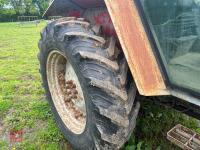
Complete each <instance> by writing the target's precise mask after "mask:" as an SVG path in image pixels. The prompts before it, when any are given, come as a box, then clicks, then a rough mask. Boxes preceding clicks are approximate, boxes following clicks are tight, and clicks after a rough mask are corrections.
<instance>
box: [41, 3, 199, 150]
mask: <svg viewBox="0 0 200 150" xmlns="http://www.w3.org/2000/svg"><path fill="white" fill-rule="evenodd" d="M48 16H62V17H61V18H59V19H55V20H52V21H50V22H49V23H48V24H47V26H46V27H45V28H44V29H43V31H42V32H41V39H40V41H39V49H40V52H39V54H38V59H39V62H40V73H41V77H42V80H43V86H44V89H45V91H46V96H47V99H48V102H49V105H50V106H51V110H52V112H53V114H54V117H55V120H56V122H57V124H58V126H59V128H60V130H61V131H62V133H63V135H64V136H65V138H66V139H67V140H68V141H69V143H70V144H71V146H72V148H73V149H78V150H95V149H96V150H116V149H120V148H121V147H122V146H123V144H124V143H125V142H126V141H127V140H128V139H129V137H130V136H131V134H132V131H133V130H134V128H135V126H136V119H137V116H138V113H139V110H140V103H141V100H142V99H149V100H154V101H157V102H159V103H161V104H164V105H169V106H171V107H173V108H175V109H177V110H179V111H182V112H184V113H185V114H188V115H190V116H193V117H195V118H197V119H199V118H200V111H199V110H200V109H199V106H200V0H54V1H52V2H50V5H49V8H48V9H47V11H46V12H45V14H44V17H48ZM179 127H180V126H179ZM176 131H177V132H176ZM178 131H180V132H178ZM185 132H186V130H184V127H180V130H178V129H176V130H174V131H173V133H171V132H170V133H171V134H170V133H169V134H170V135H169V136H172V137H171V138H172V139H173V140H174V141H175V142H176V141H178V140H179V139H180V137H181V136H182V138H184V135H185V138H186V137H189V140H190V142H191V139H192V138H194V139H192V142H194V144H193V147H194V145H195V144H196V148H193V149H198V148H199V145H198V143H199V142H200V138H199V137H200V136H196V134H195V135H194V136H191V137H190V136H189V134H187V133H185ZM188 132H189V131H188ZM189 133H191V132H189ZM186 135H187V136H186ZM177 137H179V138H177ZM169 139H170V137H169ZM195 141H196V142H195ZM187 144H188V145H187ZM179 145H181V144H180V141H179ZM182 146H185V147H187V148H188V147H189V148H191V147H192V146H191V145H189V142H187V143H186V142H185V143H182ZM189 148H188V149H189ZM191 149H192V148H191Z"/></svg>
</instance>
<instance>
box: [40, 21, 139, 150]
mask: <svg viewBox="0 0 200 150" xmlns="http://www.w3.org/2000/svg"><path fill="white" fill-rule="evenodd" d="M94 29H95V28H94V27H91V25H90V24H89V23H88V22H86V21H83V19H76V18H62V19H59V20H56V21H54V22H51V23H50V24H48V25H47V26H46V27H45V28H44V30H43V31H42V33H41V40H40V42H39V48H40V53H39V55H38V57H39V61H40V72H41V76H42V79H43V85H44V88H45V90H46V95H47V99H48V101H49V104H50V106H51V109H52V112H53V114H54V116H55V119H56V122H57V124H58V126H59V127H60V129H61V131H62V133H63V134H64V136H65V137H66V139H67V140H68V141H69V142H70V144H71V145H72V147H73V148H74V149H80V150H94V149H100V150H101V149H119V148H120V147H121V146H123V144H124V143H125V142H126V141H127V140H128V138H129V137H130V135H131V132H132V130H133V129H134V127H135V124H136V118H137V114H138V111H139V107H140V104H139V102H136V101H135V96H136V87H135V84H134V83H133V81H132V80H131V79H128V78H127V72H128V66H127V63H126V60H125V58H124V56H123V54H120V53H119V50H118V48H117V46H116V45H115V40H114V38H110V39H109V40H105V39H104V38H102V37H100V36H99V34H98V31H97V30H94Z"/></svg>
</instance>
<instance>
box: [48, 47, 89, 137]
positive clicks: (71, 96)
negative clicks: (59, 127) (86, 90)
mask: <svg viewBox="0 0 200 150" xmlns="http://www.w3.org/2000/svg"><path fill="white" fill-rule="evenodd" d="M46 73H47V80H48V85H49V90H50V93H51V97H52V100H53V103H54V105H55V107H56V110H57V112H58V114H59V116H60V117H61V119H62V121H63V122H64V124H65V125H66V127H67V128H68V129H69V130H71V131H72V132H73V133H75V134H81V133H83V131H84V130H85V126H86V106H85V99H84V95H83V91H82V88H81V85H80V82H79V80H78V77H77V75H76V73H75V71H74V69H73V67H72V65H71V64H70V62H69V61H68V60H67V58H66V57H65V56H64V55H63V54H61V53H60V52H59V51H57V50H54V51H52V52H51V53H50V54H49V56H48V59H47V65H46Z"/></svg>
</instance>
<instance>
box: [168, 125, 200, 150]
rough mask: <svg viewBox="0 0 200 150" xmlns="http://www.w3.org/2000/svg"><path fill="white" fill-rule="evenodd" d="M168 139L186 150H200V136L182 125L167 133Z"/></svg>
mask: <svg viewBox="0 0 200 150" xmlns="http://www.w3.org/2000/svg"><path fill="white" fill-rule="evenodd" d="M167 139H168V140H170V141H171V142H172V143H174V144H175V145H177V146H179V147H180V148H182V149H184V150H200V135H199V134H197V133H195V132H194V131H192V130H190V129H188V128H186V127H184V126H182V125H180V124H178V125H176V126H175V127H174V128H172V129H171V130H170V131H169V132H168V133H167Z"/></svg>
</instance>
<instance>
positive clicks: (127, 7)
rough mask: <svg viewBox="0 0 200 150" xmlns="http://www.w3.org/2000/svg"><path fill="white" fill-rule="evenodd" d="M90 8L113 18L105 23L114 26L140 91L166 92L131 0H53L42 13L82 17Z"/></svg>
mask: <svg viewBox="0 0 200 150" xmlns="http://www.w3.org/2000/svg"><path fill="white" fill-rule="evenodd" d="M92 8H93V10H94V9H98V10H99V8H101V9H102V8H103V9H102V10H104V9H105V12H107V13H108V16H109V17H111V20H112V21H110V22H108V23H110V24H112V26H114V29H115V31H116V33H117V37H118V39H119V41H120V44H121V46H122V49H123V52H124V54H125V57H126V59H127V62H128V65H129V68H130V70H131V72H132V75H133V77H134V80H135V83H136V85H137V88H138V90H139V92H140V94H141V95H145V96H156V95H168V94H169V92H168V91H167V87H166V85H165V82H164V78H163V75H162V73H161V71H160V68H159V65H158V62H157V60H156V57H155V56H154V53H153V50H152V47H151V44H150V42H149V40H148V36H147V34H146V32H145V28H144V26H143V24H142V20H141V17H140V14H139V12H138V8H137V7H136V5H135V3H134V0H133V1H130V0H105V1H104V0H54V1H53V2H52V4H51V5H50V6H49V9H48V10H47V11H46V13H45V14H44V16H52V15H54V16H58V15H59V16H75V17H85V16H84V15H83V14H84V13H83V12H85V10H88V9H92ZM92 13H93V12H91V13H90V14H92ZM103 13H104V12H103ZM104 15H105V13H104ZM87 19H88V18H87ZM88 20H89V19H88ZM105 24H106V23H102V25H105ZM111 35H112V34H111Z"/></svg>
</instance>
